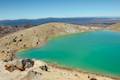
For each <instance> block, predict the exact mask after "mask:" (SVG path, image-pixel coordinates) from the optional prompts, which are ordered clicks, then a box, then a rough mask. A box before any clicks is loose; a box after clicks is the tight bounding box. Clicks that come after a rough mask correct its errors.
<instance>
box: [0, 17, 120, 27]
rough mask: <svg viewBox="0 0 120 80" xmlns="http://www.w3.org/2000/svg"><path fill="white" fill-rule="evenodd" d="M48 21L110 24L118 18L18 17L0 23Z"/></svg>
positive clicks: (31, 23)
mask: <svg viewBox="0 0 120 80" xmlns="http://www.w3.org/2000/svg"><path fill="white" fill-rule="evenodd" d="M50 22H63V23H71V24H83V25H84V24H112V23H118V22H120V18H44V19H19V20H1V21H0V25H11V26H15V25H28V24H29V25H40V24H44V23H50Z"/></svg>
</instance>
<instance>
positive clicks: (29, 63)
mask: <svg viewBox="0 0 120 80" xmlns="http://www.w3.org/2000/svg"><path fill="white" fill-rule="evenodd" d="M33 66H34V61H33V60H31V59H23V60H15V61H13V62H12V63H10V64H9V63H8V64H6V65H5V69H6V70H8V71H10V72H12V71H14V70H20V71H24V70H25V69H26V68H30V67H33Z"/></svg>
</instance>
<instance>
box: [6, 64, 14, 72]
mask: <svg viewBox="0 0 120 80" xmlns="http://www.w3.org/2000/svg"><path fill="white" fill-rule="evenodd" d="M5 69H6V70H8V71H10V72H13V71H14V70H16V67H15V66H14V65H12V64H7V65H5Z"/></svg>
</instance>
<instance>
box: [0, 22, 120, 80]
mask: <svg viewBox="0 0 120 80" xmlns="http://www.w3.org/2000/svg"><path fill="white" fill-rule="evenodd" d="M95 30H100V28H97V27H91V28H89V27H86V26H79V25H72V24H64V23H49V24H43V25H40V26H36V27H33V28H29V29H26V30H21V31H18V32H15V33H13V34H9V35H7V36H5V37H2V38H1V39H0V60H1V62H0V67H1V68H0V80H120V79H117V78H112V77H108V76H103V75H98V74H92V73H88V72H82V71H77V70H73V69H68V68H63V67H59V66H56V65H52V64H47V63H45V62H42V61H38V60H34V62H35V65H34V66H33V67H32V68H30V69H27V70H25V71H19V70H15V71H13V72H9V71H7V70H5V67H4V66H5V64H8V63H11V62H12V61H14V60H15V54H16V52H17V51H20V50H22V49H30V48H35V47H38V46H42V45H44V44H45V43H46V42H47V41H48V39H49V38H51V37H53V36H60V35H66V34H73V33H78V32H87V31H95ZM4 61H7V62H4ZM44 64H46V65H48V68H49V69H48V70H49V71H47V72H46V71H42V70H41V69H40V66H41V65H44ZM13 75H14V76H13ZM3 76H6V77H3Z"/></svg>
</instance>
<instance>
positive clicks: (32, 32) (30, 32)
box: [0, 23, 118, 80]
mask: <svg viewBox="0 0 120 80" xmlns="http://www.w3.org/2000/svg"><path fill="white" fill-rule="evenodd" d="M58 24H59V23H49V24H44V25H42V26H40V27H34V28H30V29H27V30H23V31H19V32H16V33H14V34H11V35H8V36H5V37H3V38H2V39H0V41H3V42H2V43H1V45H0V46H3V47H4V46H5V47H6V45H7V46H8V47H9V48H10V49H11V48H13V50H11V51H9V52H12V54H10V53H9V55H7V57H6V55H5V53H6V52H8V49H7V50H6V48H3V49H1V50H4V51H2V52H3V53H4V52H5V53H4V54H3V53H2V54H1V59H2V60H5V59H6V58H7V59H8V60H13V59H14V57H13V55H16V54H17V53H16V52H17V51H21V50H22V49H24V50H26V49H32V48H35V47H38V45H39V46H43V45H44V44H46V41H47V40H48V36H46V35H47V34H50V33H51V30H50V32H49V29H50V27H49V29H48V31H46V29H44V27H45V26H51V27H53V25H54V26H56V25H58ZM64 25H65V26H66V27H63V30H64V29H65V31H63V30H61V31H62V32H59V31H60V30H59V26H60V27H61V26H64ZM59 26H57V28H58V30H53V31H52V32H54V33H51V34H52V35H53V34H54V35H56V33H58V34H57V35H66V34H73V33H78V32H88V31H96V28H95V29H94V28H93V29H92V30H90V29H89V28H87V27H84V26H83V27H82V28H80V27H76V26H75V28H73V27H70V28H69V29H68V26H70V25H69V24H63V23H61V24H59ZM72 26H74V25H72ZM38 28H40V30H41V31H43V32H44V31H45V32H46V33H44V34H45V36H43V37H40V39H39V36H40V35H38V34H42V32H40V31H39V29H38ZM45 28H46V27H45ZM79 28H80V29H79ZM78 29H79V30H78ZM98 29H99V28H98ZM26 36H27V37H26ZM36 36H37V37H36ZM50 36H51V35H50ZM31 37H33V38H31ZM16 38H17V39H16ZM21 38H22V39H21ZM9 39H11V40H13V42H10V43H9V44H8V41H11V40H9ZM24 39H25V40H27V42H25V41H24ZM37 40H38V41H39V40H40V43H38V44H37V45H36V42H37ZM18 41H19V42H18ZM23 43H26V44H27V45H25V44H23ZM30 43H32V44H30ZM21 44H22V45H21ZM8 47H7V48H8ZM23 47H26V48H23ZM11 57H12V58H13V59H12V58H11ZM50 65H51V67H56V68H55V70H56V69H57V68H58V69H59V71H60V72H61V71H62V70H63V69H65V70H69V71H71V70H72V71H73V72H74V71H76V70H73V69H69V68H65V67H64V68H62V67H61V68H60V67H58V66H57V65H54V64H50ZM63 71H64V70H63ZM69 71H68V72H69ZM77 72H80V75H81V74H84V75H87V74H90V75H94V76H95V77H98V78H99V77H100V79H98V80H103V79H104V78H105V79H106V80H118V79H117V78H112V77H108V76H104V75H103V76H102V75H99V74H92V73H89V72H82V71H77ZM81 72H82V73H81ZM58 73H59V72H58ZM66 73H67V72H66ZM86 73H87V74H86ZM69 74H70V73H69ZM48 75H49V74H48ZM84 75H83V77H85V76H84ZM54 76H55V75H54ZM46 78H47V77H46ZM63 78H64V77H63ZM76 80H79V79H76ZM83 80H86V78H83Z"/></svg>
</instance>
